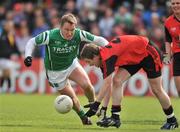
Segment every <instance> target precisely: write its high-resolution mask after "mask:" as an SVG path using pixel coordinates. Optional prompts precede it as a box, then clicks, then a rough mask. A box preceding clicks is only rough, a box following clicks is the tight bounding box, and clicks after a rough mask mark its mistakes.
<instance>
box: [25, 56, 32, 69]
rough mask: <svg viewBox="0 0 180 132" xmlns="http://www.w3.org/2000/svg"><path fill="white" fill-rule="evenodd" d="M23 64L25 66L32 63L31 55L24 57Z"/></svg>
mask: <svg viewBox="0 0 180 132" xmlns="http://www.w3.org/2000/svg"><path fill="white" fill-rule="evenodd" d="M24 64H25V65H26V66H27V67H29V66H31V64H32V57H31V56H28V57H26V58H25V59H24Z"/></svg>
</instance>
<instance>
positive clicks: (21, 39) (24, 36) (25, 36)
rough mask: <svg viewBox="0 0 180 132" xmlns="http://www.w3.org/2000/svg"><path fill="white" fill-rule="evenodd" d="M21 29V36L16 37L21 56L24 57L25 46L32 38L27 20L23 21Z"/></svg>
mask: <svg viewBox="0 0 180 132" xmlns="http://www.w3.org/2000/svg"><path fill="white" fill-rule="evenodd" d="M19 28H20V29H19V30H20V31H19V35H16V43H17V47H18V49H19V51H20V53H21V55H22V56H23V57H24V53H25V45H26V43H27V41H28V40H29V39H30V38H31V36H30V34H29V29H28V26H27V21H26V20H23V21H21V23H20V27H19Z"/></svg>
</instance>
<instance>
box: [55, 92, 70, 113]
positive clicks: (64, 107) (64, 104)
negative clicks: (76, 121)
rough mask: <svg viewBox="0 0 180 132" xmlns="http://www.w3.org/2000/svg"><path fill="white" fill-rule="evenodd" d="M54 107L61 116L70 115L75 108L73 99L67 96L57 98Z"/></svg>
mask: <svg viewBox="0 0 180 132" xmlns="http://www.w3.org/2000/svg"><path fill="white" fill-rule="evenodd" d="M54 107H55V109H56V111H57V112H59V113H61V114H65V113H68V112H69V111H71V109H72V107H73V101H72V99H71V98H70V97H69V96H67V95H60V96H57V97H56V99H55V100H54Z"/></svg>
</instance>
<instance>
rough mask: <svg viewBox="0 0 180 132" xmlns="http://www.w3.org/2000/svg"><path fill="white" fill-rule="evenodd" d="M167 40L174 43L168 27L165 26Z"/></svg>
mask: <svg viewBox="0 0 180 132" xmlns="http://www.w3.org/2000/svg"><path fill="white" fill-rule="evenodd" d="M165 39H166V42H169V43H171V42H172V37H171V35H170V33H169V31H168V29H167V28H166V26H165Z"/></svg>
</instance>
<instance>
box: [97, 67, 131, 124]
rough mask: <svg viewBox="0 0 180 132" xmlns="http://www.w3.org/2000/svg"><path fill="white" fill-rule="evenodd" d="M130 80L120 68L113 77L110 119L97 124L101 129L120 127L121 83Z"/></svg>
mask: <svg viewBox="0 0 180 132" xmlns="http://www.w3.org/2000/svg"><path fill="white" fill-rule="evenodd" d="M129 78H130V74H129V72H128V71H127V70H125V69H123V68H120V69H119V70H118V71H117V72H116V73H115V75H114V77H113V88H112V108H111V113H112V115H111V117H110V118H107V119H105V120H104V121H103V122H102V123H100V124H98V125H99V126H101V127H109V126H114V127H117V128H118V127H120V125H121V122H120V111H121V105H120V104H121V101H122V98H123V83H124V82H125V81H126V80H128V79H129Z"/></svg>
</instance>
